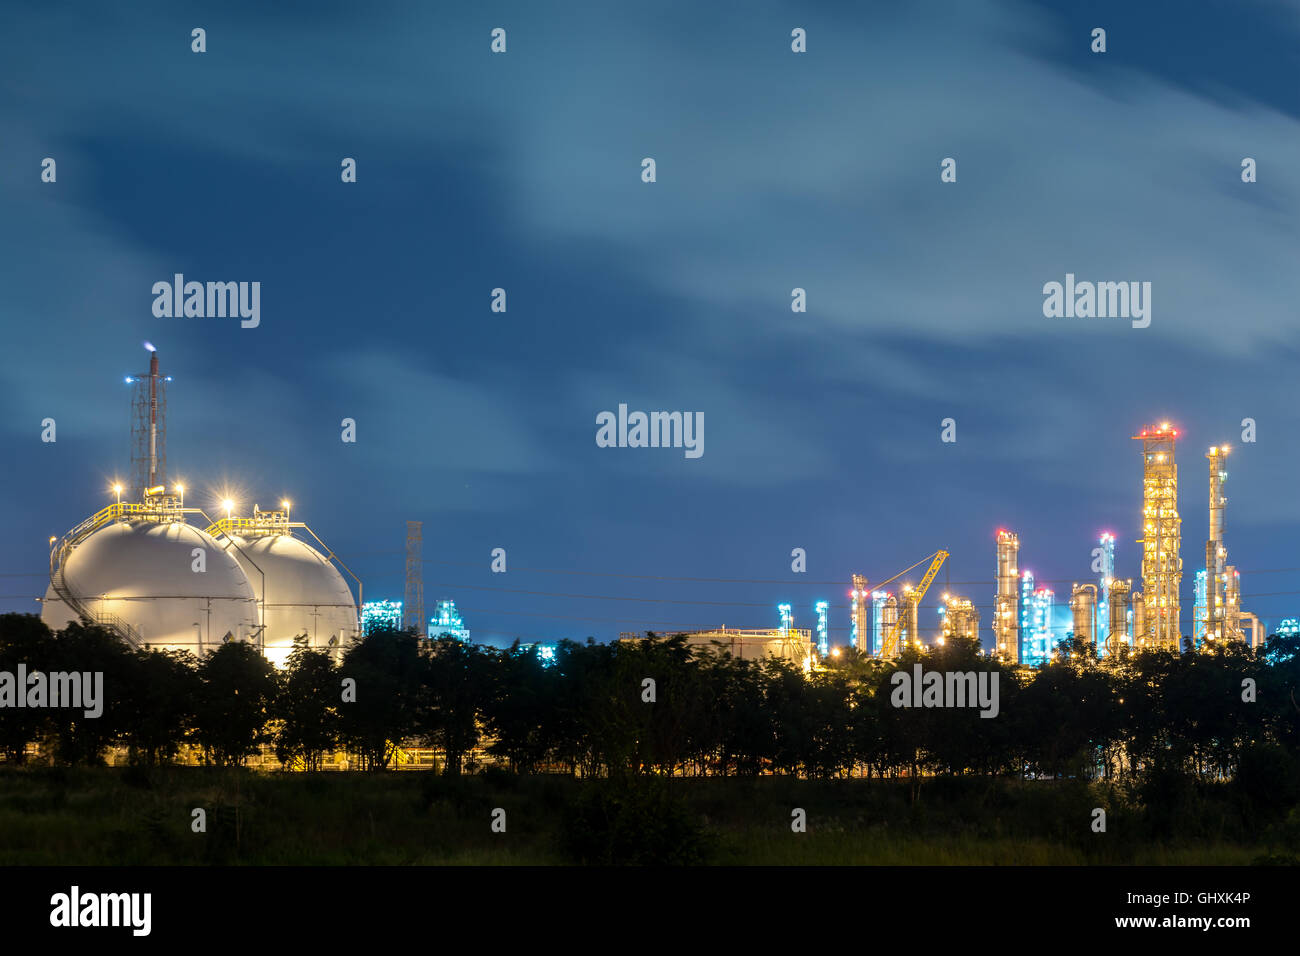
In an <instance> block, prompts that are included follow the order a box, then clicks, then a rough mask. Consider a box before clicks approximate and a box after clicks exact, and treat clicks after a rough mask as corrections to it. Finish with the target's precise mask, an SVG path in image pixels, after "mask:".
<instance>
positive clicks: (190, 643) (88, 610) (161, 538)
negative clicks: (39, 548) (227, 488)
mask: <svg viewBox="0 0 1300 956" xmlns="http://www.w3.org/2000/svg"><path fill="white" fill-rule="evenodd" d="M146 348H148V349H149V351H150V353H151V354H150V360H149V371H148V372H147V373H143V374H141V375H137V376H130V377H128V378H127V383H128V384H131V385H134V386H135V394H134V396H133V399H132V408H133V410H134V413H135V414H134V421H133V425H132V439H133V441H132V455H131V460H132V463H133V465H134V471H135V478H134V487H133V488H132V489H130V491H129V492H128V500H127V501H123V500H122V494H123V492H124V491H125V490H126V489H124V488H123V487H122V486H121V485H114V487H113V493H114V494H115V495H116V497H117V500H116V501H115V502H114V503H113V504H111V505H109V506H107V507H105V508H103V509H101V510H100V511H98V512H96V513H95V514H94V515H92V516H91V517H89V518H87V519H86V520H85V521H82V522H81V523H80V524H78V525H77V526H75V527H74V528H73V529H72V530H71V531H69V532H68V533H67V534H65V535H63V536H62V537H61V538H57V537H54V538H51V539H50V566H49V574H50V583H49V587H48V589H47V591H46V594H45V599H44V601H43V602H42V609H41V618H42V620H44V621H45V623H46V624H47V625H48V626H49V627H51V628H54V629H59V628H62V627H64V626H66V625H67V624H68V622H70V621H75V620H80V621H83V622H86V623H93V624H98V625H101V626H103V627H105V628H107V629H109V630H110V631H112V632H113V633H115V634H117V635H118V636H119V637H121V638H122V639H123V640H124V641H126V642H127V643H128V644H129V645H131V646H132V647H138V648H159V649H175V650H186V651H190V652H193V653H195V654H200V655H201V654H203V653H206V652H207V651H211V650H215V649H216V648H217V647H219V646H220V645H222V644H224V643H227V642H230V641H248V642H250V643H253V644H255V645H256V646H257V647H258V648H259V649H260V650H261V651H262V652H263V653H264V654H265V655H266V656H267V658H268V659H269V660H271V661H272V663H274V664H276V665H277V666H283V665H284V663H285V661H286V660H287V659H288V655H289V652H290V651H291V650H292V649H293V642H294V639H295V638H305V639H306V641H307V643H308V646H310V647H313V648H317V649H321V650H325V651H327V652H329V653H332V654H337V653H339V652H340V651H341V649H342V648H343V647H344V646H345V645H346V644H347V643H348V642H349V641H351V640H352V639H353V638H354V637H356V636H357V633H358V618H357V603H356V601H355V600H354V599H353V596H352V591H351V588H350V586H349V585H348V583H347V581H346V580H345V579H344V577H343V573H344V572H346V573H347V574H348V575H350V576H351V572H350V571H348V570H347V567H346V566H345V565H344V564H343V563H342V562H341V561H340V560H339V559H338V557H337V555H335V554H334V553H333V552H332V551H330V549H329V548H328V547H326V546H325V545H324V543H323V542H322V541H321V540H320V538H319V537H317V536H316V535H315V533H314V532H312V531H311V529H310V528H309V527H308V526H307V525H306V524H305V523H303V522H300V521H299V522H293V521H290V520H289V502H287V501H285V502H282V507H281V509H280V510H275V511H260V510H259V509H258V508H257V506H256V505H255V506H254V508H253V513H252V514H251V515H250V516H246V517H244V516H236V515H235V514H234V502H231V501H227V502H225V510H226V517H225V518H222V519H220V520H216V521H214V520H212V519H211V518H210V517H209V516H208V515H207V514H206V513H205V512H204V511H203V509H201V508H196V507H187V506H186V504H185V486H184V485H183V484H181V483H175V484H169V482H168V479H167V475H166V399H165V392H164V388H165V383H166V382H168V381H170V377H169V376H163V375H162V374H161V373H160V371H159V366H158V353H157V352H156V351H155V350H154V349H153V347H152V346H149V345H147V344H146ZM131 496H134V497H135V498H136V500H135V501H131V500H129V498H130V497H131ZM192 521H197V522H198V524H194V523H191V522H192ZM297 532H305V533H306V534H307V535H310V537H311V539H312V540H314V541H315V542H316V544H317V545H319V547H320V549H321V550H317V549H316V548H315V547H313V546H312V545H311V544H309V543H308V542H307V541H306V540H304V539H303V538H301V537H298V536H297V534H296V533H297ZM352 577H353V580H354V581H356V578H355V576H352ZM356 584H357V593H358V595H360V589H361V584H360V581H356Z"/></svg>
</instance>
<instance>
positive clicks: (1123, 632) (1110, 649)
mask: <svg viewBox="0 0 1300 956" xmlns="http://www.w3.org/2000/svg"><path fill="white" fill-rule="evenodd" d="M1132 588H1133V582H1132V581H1118V580H1114V579H1112V580H1111V582H1110V594H1109V595H1108V596H1107V597H1108V602H1109V604H1110V621H1109V626H1108V628H1107V630H1106V653H1107V654H1115V653H1118V651H1119V649H1120V648H1121V647H1123V646H1124V645H1126V644H1128V611H1129V597H1130V594H1131V591H1132Z"/></svg>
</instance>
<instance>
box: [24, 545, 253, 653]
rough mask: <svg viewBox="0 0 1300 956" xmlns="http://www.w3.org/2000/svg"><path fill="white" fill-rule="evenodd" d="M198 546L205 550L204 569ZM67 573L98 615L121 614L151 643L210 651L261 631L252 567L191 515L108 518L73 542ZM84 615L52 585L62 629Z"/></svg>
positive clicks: (52, 607)
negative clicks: (242, 564)
mask: <svg viewBox="0 0 1300 956" xmlns="http://www.w3.org/2000/svg"><path fill="white" fill-rule="evenodd" d="M195 548H202V549H203V551H204V555H203V561H204V570H202V571H199V570H196V569H195V561H196V560H197V559H196V557H195V555H194V549H195ZM64 581H65V583H66V585H67V588H68V590H69V591H71V593H72V595H73V596H74V598H76V599H78V600H80V601H81V603H82V604H83V606H84V607H85V609H86V610H87V611H88V612H89V614H90V615H91V617H93V618H94V619H95V620H98V621H104V620H109V619H111V618H113V617H116V618H120V619H121V620H123V621H125V622H126V623H127V624H129V625H130V626H131V627H132V628H133V629H134V630H135V632H136V634H137V635H138V637H139V638H140V641H141V643H142V644H143V645H145V646H148V647H156V648H162V649H181V650H188V651H191V652H193V653H195V654H202V653H203V652H206V651H210V650H215V649H216V648H217V647H219V646H220V645H221V644H222V643H223V642H225V641H227V640H249V639H252V638H255V637H256V634H257V617H258V615H257V601H256V599H255V596H254V593H253V588H252V585H251V584H250V583H249V580H248V576H247V575H246V574H245V573H244V569H243V568H241V567H240V566H239V563H238V562H237V561H235V559H234V558H233V557H231V556H230V555H229V554H228V553H227V552H226V551H224V550H223V549H222V547H221V545H219V544H218V543H217V542H216V541H215V540H213V539H212V537H211V536H210V535H208V534H207V533H206V532H204V531H202V530H200V529H199V528H196V527H194V526H193V525H190V524H186V523H185V522H183V521H170V522H157V521H140V520H136V521H115V522H113V523H112V524H108V525H105V526H104V527H102V528H100V529H99V530H97V531H95V532H94V533H93V534H91V535H90V536H89V537H88V538H86V540H85V541H83V542H81V543H80V544H79V545H77V546H76V547H74V548H73V549H72V551H71V553H70V554H69V555H68V556H67V559H66V562H65V564H64ZM76 619H77V614H76V612H75V611H73V610H72V609H71V608H69V607H68V606H67V604H65V603H64V601H63V600H62V599H61V598H60V597H59V596H58V594H57V593H56V592H55V591H54V587H53V585H51V586H50V587H49V589H48V590H47V591H46V593H45V602H44V604H43V606H42V610H41V620H43V621H44V622H45V623H46V624H47V625H48V626H49V627H51V628H52V629H55V630H58V629H59V628H62V627H64V626H66V625H67V623H68V622H69V621H71V620H76Z"/></svg>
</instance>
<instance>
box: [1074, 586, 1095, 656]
mask: <svg viewBox="0 0 1300 956" xmlns="http://www.w3.org/2000/svg"><path fill="white" fill-rule="evenodd" d="M1070 610H1071V611H1072V612H1073V614H1074V636H1075V637H1076V638H1077V639H1079V640H1081V641H1087V642H1088V643H1089V644H1096V643H1097V585H1095V584H1076V585H1075V586H1074V588H1073V589H1072V591H1071V594H1070Z"/></svg>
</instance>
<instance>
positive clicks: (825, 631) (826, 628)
mask: <svg viewBox="0 0 1300 956" xmlns="http://www.w3.org/2000/svg"><path fill="white" fill-rule="evenodd" d="M830 606H831V605H830V602H829V601H818V602H817V603H816V604H814V605H813V613H814V614H816V615H817V653H818V654H821V655H822V656H823V657H825V656H826V655H827V654H829V653H830V652H831V639H830V625H829V622H828V621H827V619H826V617H827V614H828V613H829V611H830Z"/></svg>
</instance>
